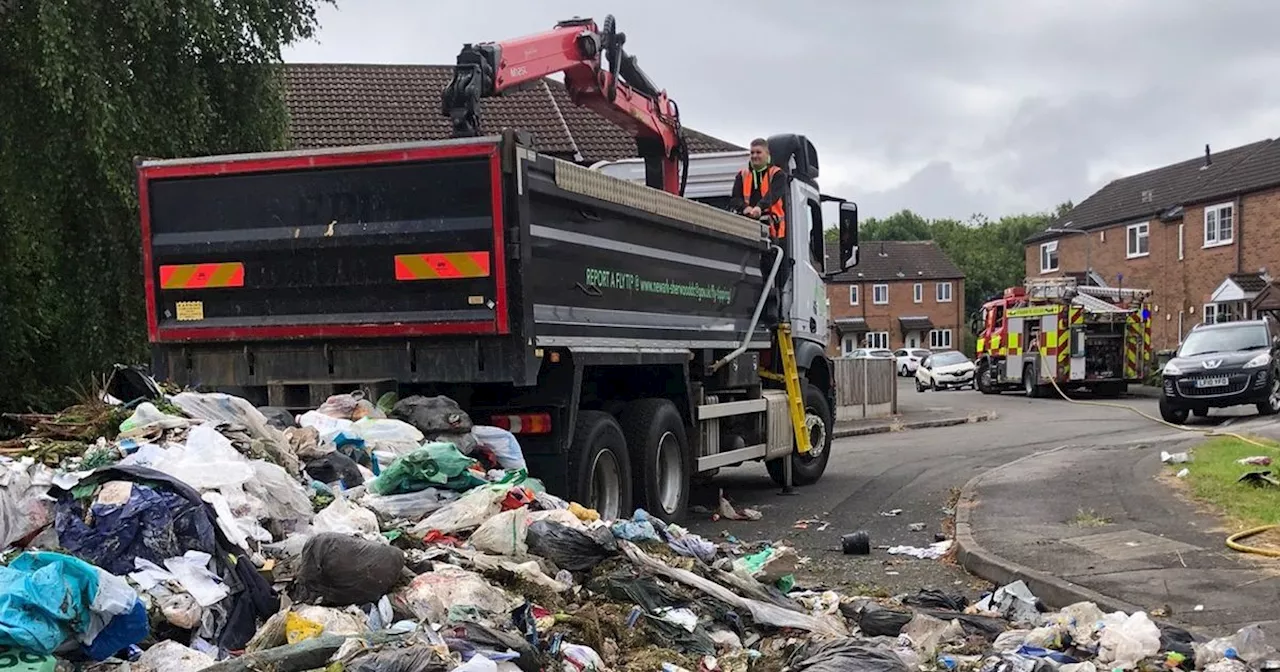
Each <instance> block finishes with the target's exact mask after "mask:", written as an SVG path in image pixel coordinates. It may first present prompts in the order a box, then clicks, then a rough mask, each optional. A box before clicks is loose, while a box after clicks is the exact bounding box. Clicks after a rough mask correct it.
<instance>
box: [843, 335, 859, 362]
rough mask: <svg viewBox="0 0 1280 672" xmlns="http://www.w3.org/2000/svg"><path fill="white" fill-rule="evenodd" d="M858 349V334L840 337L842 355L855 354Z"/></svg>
mask: <svg viewBox="0 0 1280 672" xmlns="http://www.w3.org/2000/svg"><path fill="white" fill-rule="evenodd" d="M857 349H858V337H857V336H845V337H844V338H841V339H840V354H841V355H842V356H844V357H848V356H849V355H851V354H853V351H854V350H857Z"/></svg>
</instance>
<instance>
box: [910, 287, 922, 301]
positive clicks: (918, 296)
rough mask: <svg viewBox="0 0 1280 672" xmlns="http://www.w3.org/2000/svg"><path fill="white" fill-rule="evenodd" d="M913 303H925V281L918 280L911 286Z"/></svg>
mask: <svg viewBox="0 0 1280 672" xmlns="http://www.w3.org/2000/svg"><path fill="white" fill-rule="evenodd" d="M911 301H912V303H924V283H923V282H917V283H916V284H914V285H912V286H911Z"/></svg>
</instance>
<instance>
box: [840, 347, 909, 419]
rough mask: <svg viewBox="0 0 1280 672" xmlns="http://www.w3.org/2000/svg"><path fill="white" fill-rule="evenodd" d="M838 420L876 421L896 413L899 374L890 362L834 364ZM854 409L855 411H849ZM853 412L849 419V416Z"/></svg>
mask: <svg viewBox="0 0 1280 672" xmlns="http://www.w3.org/2000/svg"><path fill="white" fill-rule="evenodd" d="M835 365H836V371H835V373H836V406H837V407H838V409H844V410H845V412H843V413H841V412H837V416H838V417H855V416H861V417H864V418H866V417H876V416H883V415H892V414H894V413H897V412H898V374H897V372H896V370H895V365H896V361H895V360H892V359H846V358H841V359H837V360H835ZM853 407H857V410H856V411H852V409H853ZM850 411H852V415H851V414H850Z"/></svg>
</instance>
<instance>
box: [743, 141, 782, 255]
mask: <svg viewBox="0 0 1280 672" xmlns="http://www.w3.org/2000/svg"><path fill="white" fill-rule="evenodd" d="M786 193H787V176H786V175H785V174H784V173H783V172H782V169H781V168H779V167H777V166H775V165H773V164H772V163H770V160H769V143H768V142H765V140H764V139H763V138H756V139H755V140H752V141H751V159H750V160H749V161H748V163H747V167H746V168H743V169H742V170H741V171H739V172H738V176H737V177H735V178H734V180H733V194H732V195H731V197H730V200H729V210H730V211H731V212H736V213H738V214H740V215H743V216H745V217H750V218H752V219H760V220H764V221H765V222H767V223H768V224H769V235H770V236H771V237H772V238H773V239H774V241H781V240H782V238H784V237H785V236H786V235H787V218H786V212H785V211H784V210H783V205H782V204H783V195H784V194H786Z"/></svg>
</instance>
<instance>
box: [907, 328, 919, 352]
mask: <svg viewBox="0 0 1280 672" xmlns="http://www.w3.org/2000/svg"><path fill="white" fill-rule="evenodd" d="M906 341H907V347H908V348H918V347H920V332H918V331H908V332H907V338H906Z"/></svg>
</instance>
